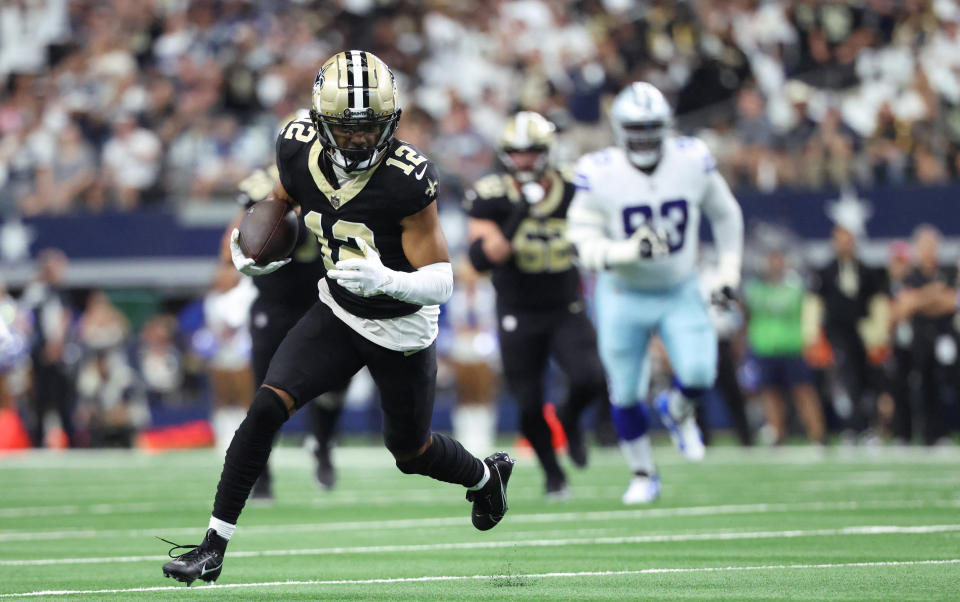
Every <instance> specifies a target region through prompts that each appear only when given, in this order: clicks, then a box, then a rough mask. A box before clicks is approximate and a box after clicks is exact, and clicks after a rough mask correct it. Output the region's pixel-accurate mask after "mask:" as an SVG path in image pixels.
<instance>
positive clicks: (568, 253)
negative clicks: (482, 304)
mask: <svg viewBox="0 0 960 602" xmlns="http://www.w3.org/2000/svg"><path fill="white" fill-rule="evenodd" d="M548 173H549V175H548V177H549V178H550V179H551V183H550V187H549V190H548V191H547V194H546V196H545V197H544V198H543V200H541V201H540V202H539V203H537V204H536V205H532V206H531V207H530V209H529V213H528V215H527V217H526V218H524V220H523V221H522V222H521V223H520V227H519V228H517V232H516V234H514V236H513V239H512V240H511V241H510V244H511V246H512V247H513V256H512V257H511V258H510V259H509V260H508V261H506V262H504V263H502V264H500V265H497V266H495V267H494V268H493V286H494V288H496V290H497V304H498V305H499V306H501V307H508V308H518V309H524V308H530V309H545V308H557V307H562V306H566V305H568V304H569V303H571V302H573V301H576V300H577V299H579V298H580V274H579V273H578V272H577V268H576V267H574V265H573V253H574V251H573V246H572V245H571V243H570V242H568V241H567V239H566V229H567V209H569V207H570V201H571V200H573V194H574V191H575V189H574V186H573V182H572V177H571V175H570V174H569V173H567V172H566V171H565V170H555V169H553V170H550V172H548ZM525 202H526V201H525V200H524V199H523V197H522V196H521V194H520V187H519V185H518V184H517V182H516V180H514V179H513V177H512V176H510V175H508V174H491V175H488V176H485V177H483V178H480V179H479V180H477V182H476V183H475V184H474V185H473V188H472V189H471V190H469V191H467V194H466V199H465V201H464V207H465V209H466V211H467V213H468V214H469V215H470V216H471V217H475V218H479V219H488V220H492V221H494V222H496V223H497V224H498V225H500V227H501V228H502V227H503V226H504V225H505V222H507V220H508V219H509V217H510V215H511V214H512V213H513V212H514V210H515V208H516V206H517V203H525Z"/></svg>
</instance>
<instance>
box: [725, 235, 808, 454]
mask: <svg viewBox="0 0 960 602" xmlns="http://www.w3.org/2000/svg"><path fill="white" fill-rule="evenodd" d="M806 298H807V287H806V284H805V283H804V282H803V279H802V278H801V277H800V275H799V274H797V273H796V272H794V271H792V270H790V269H788V266H787V259H786V254H785V252H784V250H783V249H781V248H774V249H771V250H769V251H768V252H767V260H766V266H765V269H764V272H763V275H762V277H761V278H755V279H752V280H750V281H749V282H747V284H746V286H745V287H744V304H745V305H746V308H747V316H748V319H747V338H748V340H749V342H750V349H751V351H752V352H753V355H754V357H756V360H757V367H758V370H759V373H760V375H759V376H760V378H759V380H760V387H761V394H762V395H763V403H764V409H765V412H766V417H767V425H768V427H770V428H771V430H772V431H773V433H774V437H773V443H774V444H780V443H783V442H784V440H785V439H786V436H787V417H786V403H785V401H784V397H785V395H786V394H789V395H790V396H791V397H792V398H793V403H794V405H795V406H796V408H797V413H798V414H799V417H800V420H801V422H803V426H804V428H805V430H806V433H807V438H808V439H810V441H811V442H813V443H818V444H821V445H822V444H823V443H824V434H825V429H824V420H823V412H822V409H821V406H820V400H819V399H818V398H817V392H816V390H815V389H814V387H813V373H812V372H811V370H810V368H809V367H808V366H807V364H806V362H805V361H804V359H803V350H804V347H805V346H806V345H809V344H810V343H812V342H813V340H814V339H815V338H816V336H817V326H816V324H815V323H813V324H812V328H811V327H809V326H808V327H807V328H805V325H811V318H810V317H809V316H807V317H806V319H805V316H804V312H805V311H806V312H809V311H810V306H809V304H808V303H807V299H806Z"/></svg>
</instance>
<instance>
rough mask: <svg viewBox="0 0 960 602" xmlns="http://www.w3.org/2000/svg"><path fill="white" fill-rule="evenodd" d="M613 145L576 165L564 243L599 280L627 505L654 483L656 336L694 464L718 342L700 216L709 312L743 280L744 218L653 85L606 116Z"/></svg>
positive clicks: (671, 410)
mask: <svg viewBox="0 0 960 602" xmlns="http://www.w3.org/2000/svg"><path fill="white" fill-rule="evenodd" d="M610 116H611V121H612V125H613V130H614V136H615V140H616V142H617V146H615V147H610V148H606V149H604V150H601V151H598V152H595V153H591V154H588V155H586V156H584V157H582V158H581V159H580V161H579V163H578V164H577V175H576V184H577V188H578V191H577V194H576V196H575V197H574V199H573V204H572V206H571V207H570V211H569V212H568V220H569V228H568V236H569V238H570V239H571V240H572V241H573V242H574V243H575V244H576V245H577V249H578V251H579V261H580V264H581V265H582V266H583V267H584V268H587V269H591V270H597V271H600V272H601V274H600V276H599V278H598V282H597V290H596V305H597V330H598V337H599V344H600V355H601V357H602V358H603V362H604V365H605V367H606V369H607V374H608V375H609V378H610V384H611V389H612V390H611V396H612V403H613V409H612V414H613V421H614V426H615V428H616V430H617V435H618V437H619V439H620V449H621V450H622V451H623V454H624V456H625V457H626V459H627V464H628V465H629V466H630V469H631V470H633V472H634V478H633V479H632V481H631V482H630V486H629V488H628V489H627V491H626V493H624V495H623V501H624V503H627V504H635V503H646V502H650V501H652V500H654V499H656V498H657V496H658V495H659V491H660V480H659V477H658V476H657V474H656V469H655V467H654V464H653V460H652V457H651V452H650V441H649V437H648V436H647V434H646V433H647V428H648V423H649V420H648V414H647V409H646V406H645V404H643V403H641V400H640V397H641V396H643V395H645V393H646V390H647V388H648V386H649V378H650V374H649V371H650V366H649V360H648V357H647V344H648V342H649V340H650V335H651V334H652V333H653V332H654V331H656V332H658V333H659V335H660V338H661V339H662V340H663V343H664V345H665V346H666V349H667V353H668V354H669V357H670V362H671V363H672V364H673V370H674V375H675V378H674V385H673V387H672V388H671V389H670V391H668V392H667V393H666V394H665V395H662V396H660V397H659V398H658V399H657V402H656V406H657V410H658V412H659V414H660V417H661V421H662V422H663V423H664V425H665V426H666V427H667V428H668V429H669V431H670V436H671V438H672V439H673V441H674V443H675V444H676V445H677V447H678V448H679V449H680V451H681V452H682V453H683V454H684V455H685V456H686V457H688V458H690V459H692V460H698V459H700V458H702V457H703V454H704V447H703V441H702V440H701V437H700V431H699V429H698V428H697V425H696V421H695V419H694V409H695V405H694V404H695V403H696V402H697V401H698V400H699V399H700V397H701V396H702V395H703V394H704V392H705V391H706V390H707V389H708V388H709V387H711V386H712V385H713V381H714V378H715V375H716V365H717V340H716V338H717V335H716V332H715V331H714V327H713V324H712V323H711V320H710V317H709V316H708V314H707V307H706V303H705V302H704V301H703V298H702V297H701V294H700V291H699V289H698V283H697V275H696V272H695V266H696V256H697V245H698V239H699V236H698V234H699V230H700V214H701V212H702V213H703V214H705V215H706V216H707V217H708V218H709V219H710V225H711V228H712V230H713V238H714V240H715V241H716V246H717V252H718V257H719V265H718V276H717V280H718V286H717V291H716V293H715V294H714V299H715V300H716V302H720V303H722V302H724V300H725V299H726V300H729V299H731V298H732V296H733V291H734V290H735V289H736V287H737V286H738V284H739V282H740V263H741V255H742V250H743V216H742V214H741V212H740V207H739V205H738V204H737V202H736V200H735V199H734V198H733V195H732V194H731V193H730V189H729V187H728V186H727V184H726V182H725V181H724V179H723V177H722V176H721V175H720V174H719V173H718V172H717V170H716V164H715V162H714V160H713V157H712V156H711V155H710V152H709V151H708V150H707V147H706V145H704V144H703V142H701V141H700V140H698V139H696V138H686V137H680V136H675V135H672V134H671V133H670V123H671V110H670V107H669V105H668V104H667V101H666V99H665V98H664V97H663V95H662V94H661V93H660V91H659V90H657V89H656V88H655V87H653V86H652V85H650V84H648V83H645V82H636V83H633V84H631V85H630V86H628V87H627V88H626V89H624V90H623V91H622V92H620V94H618V95H617V97H616V99H615V100H614V102H613V105H612V106H611V109H610Z"/></svg>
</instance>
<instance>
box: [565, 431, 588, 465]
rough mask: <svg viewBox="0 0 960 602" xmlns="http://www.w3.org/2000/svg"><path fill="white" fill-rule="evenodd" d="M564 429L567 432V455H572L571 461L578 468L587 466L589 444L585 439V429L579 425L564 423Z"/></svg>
mask: <svg viewBox="0 0 960 602" xmlns="http://www.w3.org/2000/svg"><path fill="white" fill-rule="evenodd" d="M563 430H564V432H566V434H567V455H568V456H570V461H571V462H573V465H574V466H576V467H577V468H586V466H587V444H586V442H585V441H584V440H583V431H581V430H580V427H579V426H578V425H570V426H567V425H564V427H563Z"/></svg>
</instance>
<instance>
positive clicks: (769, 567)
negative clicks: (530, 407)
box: [0, 558, 960, 598]
mask: <svg viewBox="0 0 960 602" xmlns="http://www.w3.org/2000/svg"><path fill="white" fill-rule="evenodd" d="M958 563H960V558H950V559H946V560H888V561H880V562H838V563H831V564H765V565H753V566H718V567H697V568H651V569H637V570H626V571H576V572H573V571H571V572H556V573H521V574H504V575H437V576H425V577H393V578H381V579H331V580H325V581H321V580H309V581H264V582H260V583H230V584H225V585H208V586H204V587H197V588H192V589H190V590H189V591H190V593H191V594H193V593H197V594H202V593H204V592H213V591H223V590H233V589H249V588H256V587H270V588H272V587H294V586H303V585H320V586H324V585H325V586H330V585H377V584H389V583H423V582H431V581H492V580H510V581H517V580H522V579H564V578H571V577H621V576H630V575H659V574H664V573H668V574H696V573H728V572H745V571H782V570H801V571H802V570H824V569H845V568H877V567H901V566H921V565H947V564H958ZM184 590H185V588H184V587H182V586H165V587H132V588H126V589H86V590H63V589H62V590H43V591H33V592H20V593H11V594H0V598H31V597H39V596H73V595H84V594H93V595H96V594H132V593H143V592H164V591H181V592H183V591H184Z"/></svg>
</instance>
